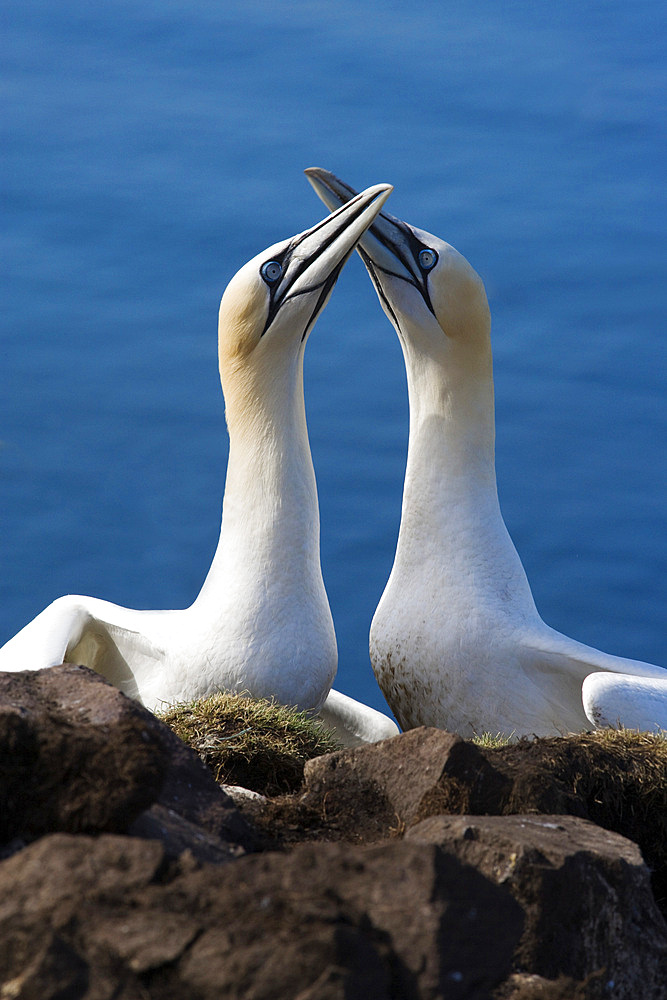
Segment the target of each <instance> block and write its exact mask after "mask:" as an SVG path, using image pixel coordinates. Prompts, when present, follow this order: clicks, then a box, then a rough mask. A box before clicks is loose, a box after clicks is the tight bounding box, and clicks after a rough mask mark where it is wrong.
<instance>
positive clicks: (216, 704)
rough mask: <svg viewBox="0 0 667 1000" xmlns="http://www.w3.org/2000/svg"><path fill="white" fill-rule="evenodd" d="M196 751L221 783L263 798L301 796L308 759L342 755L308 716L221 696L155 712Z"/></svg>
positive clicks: (266, 703)
mask: <svg viewBox="0 0 667 1000" xmlns="http://www.w3.org/2000/svg"><path fill="white" fill-rule="evenodd" d="M156 714H157V715H158V718H160V719H161V720H162V722H164V723H166V724H167V725H168V726H169V727H170V729H172V730H173V731H174V732H175V733H176V735H177V736H178V737H179V739H181V740H182V741H183V742H184V743H186V744H187V745H188V746H190V747H192V749H193V750H195V751H196V752H197V753H198V754H199V756H200V757H201V759H202V760H203V761H204V763H205V764H206V765H207V766H208V767H209V768H210V770H211V771H212V772H213V775H214V777H215V780H216V781H217V782H219V783H220V784H228V785H242V786H243V787H244V788H251V789H252V790H253V791H256V792H261V793H262V794H263V795H282V794H287V793H289V792H294V791H296V790H297V789H298V788H299V787H300V785H301V782H302V780H303V768H304V764H305V762H306V761H307V760H310V759H311V758H313V757H321V756H322V755H323V754H326V753H332V752H333V751H334V750H340V749H341V745H340V743H338V741H337V740H336V738H335V736H334V734H333V733H331V732H330V731H329V730H327V729H326V728H325V727H324V725H323V724H322V723H321V722H320V721H318V720H316V719H313V718H312V717H311V716H309V715H308V714H307V713H305V712H298V711H296V709H293V708H286V707H285V706H284V705H279V704H277V703H276V702H273V701H266V700H263V699H255V698H250V697H245V696H243V695H232V694H227V693H225V692H218V693H217V694H214V695H211V696H210V697H208V698H201V699H199V700H198V701H193V702H190V703H188V704H179V705H171V706H169V707H167V708H165V709H164V710H163V711H161V712H159V713H156Z"/></svg>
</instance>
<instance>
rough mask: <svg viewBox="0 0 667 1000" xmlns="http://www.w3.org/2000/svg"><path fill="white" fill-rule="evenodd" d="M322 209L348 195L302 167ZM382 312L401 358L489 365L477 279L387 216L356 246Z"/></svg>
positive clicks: (431, 241)
mask: <svg viewBox="0 0 667 1000" xmlns="http://www.w3.org/2000/svg"><path fill="white" fill-rule="evenodd" d="M306 176H307V177H308V180H309V181H310V183H311V184H312V186H313V188H314V189H315V191H316V193H317V194H318V195H319V197H320V198H321V199H322V201H324V203H325V204H326V205H327V206H328V207H329V208H333V207H335V206H336V205H341V204H345V203H346V202H347V200H348V199H349V198H353V197H355V191H354V189H353V188H351V187H349V185H347V184H345V183H344V182H343V181H340V180H339V179H338V178H337V177H335V176H334V174H332V173H330V172H329V171H327V170H322V169H321V168H319V167H311V168H309V169H308V170H306ZM357 250H358V252H359V255H360V256H361V258H362V260H363V262H364V264H365V265H366V268H367V270H368V273H369V274H370V276H371V279H372V281H373V284H374V285H375V289H376V291H377V294H378V297H379V299H380V302H381V304H382V308H383V309H384V311H385V313H386V314H387V316H388V318H389V319H390V321H391V323H392V324H393V326H394V328H395V329H396V332H397V333H398V336H399V338H400V340H401V344H402V346H403V350H404V352H405V353H406V356H412V355H413V354H414V353H415V352H416V353H417V354H419V355H426V356H428V357H430V358H432V359H433V360H435V361H436V362H438V363H439V364H440V365H442V366H443V367H445V368H449V369H451V368H452V367H464V368H470V367H471V366H475V365H476V364H477V363H483V364H484V365H485V366H486V365H488V363H489V361H490V352H491V345H490V336H489V334H490V326H491V321H490V315H489V306H488V302H487V298H486V293H485V291H484V285H483V284H482V280H481V278H480V277H479V275H478V274H477V273H476V271H475V270H474V269H473V268H472V267H471V266H470V264H469V263H468V261H467V260H466V259H465V257H463V255H462V254H460V253H459V252H458V251H457V250H455V249H454V247H452V246H450V245H449V243H445V241H444V240H441V239H439V238H438V237H437V236H433V235H432V234H431V233H427V232H425V231H424V230H422V229H417V228H416V227H415V226H411V225H409V224H408V223H407V222H402V221H401V220H400V219H396V218H394V217H393V216H392V215H389V214H388V213H385V212H381V213H379V214H378V216H377V218H376V219H375V221H374V223H373V224H372V226H371V227H370V228H369V229H368V230H367V231H366V233H365V234H364V236H363V237H362V238H361V240H360V241H359V243H358V245H357Z"/></svg>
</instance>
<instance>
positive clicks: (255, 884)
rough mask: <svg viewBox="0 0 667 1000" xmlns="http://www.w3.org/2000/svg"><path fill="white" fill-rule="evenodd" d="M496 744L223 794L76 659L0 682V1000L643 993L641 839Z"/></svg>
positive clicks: (438, 738)
mask: <svg viewBox="0 0 667 1000" xmlns="http://www.w3.org/2000/svg"><path fill="white" fill-rule="evenodd" d="M507 749H508V753H507V754H505V756H504V757H503V756H498V754H497V753H496V754H495V755H494V753H493V752H491V751H485V750H483V749H481V748H479V747H476V746H474V745H473V744H471V743H468V742H465V741H463V740H461V739H459V738H458V737H457V736H454V735H452V734H450V733H445V732H441V731H439V730H434V729H418V730H413V731H411V732H408V733H404V734H402V735H400V736H397V737H395V738H393V739H391V740H387V741H385V742H384V743H381V744H375V745H374V746H365V747H358V748H354V749H349V750H342V751H338V752H336V753H333V754H328V755H326V756H324V757H319V758H317V759H315V760H312V761H310V762H309V763H308V764H307V765H306V768H305V775H304V782H303V786H302V787H301V788H300V789H299V790H298V791H297V792H295V793H294V794H292V795H286V796H285V795H283V796H280V797H275V798H267V797H264V796H259V797H258V796H245V795H243V793H239V792H238V791H237V792H235V796H234V799H235V800H236V802H235V800H234V799H232V798H231V797H230V796H229V795H227V794H226V793H225V792H224V791H223V790H222V789H221V788H220V786H218V784H216V782H215V780H214V778H213V776H212V774H211V773H210V772H209V771H208V770H207V768H206V767H205V766H204V765H203V764H202V763H201V761H200V760H199V758H198V756H197V755H196V754H195V753H194V752H193V751H192V750H190V749H189V748H187V747H186V746H185V745H184V744H183V743H181V742H180V740H179V739H178V738H177V737H176V736H175V735H174V734H173V732H172V731H171V730H170V729H169V728H167V727H166V726H165V725H164V724H163V723H161V722H159V721H158V720H157V719H156V718H155V717H154V716H153V715H151V713H149V712H147V711H145V710H144V709H142V708H141V707H140V706H138V705H137V704H136V703H134V702H132V701H130V700H128V699H127V698H125V697H124V696H123V695H122V694H120V693H119V692H118V691H116V690H115V689H114V688H112V687H110V686H109V685H108V684H106V683H105V682H104V681H102V680H101V679H100V678H99V677H98V676H97V675H95V674H93V673H92V672H90V671H88V670H85V669H84V668H79V667H72V666H66V665H64V666H62V667H56V668H53V669H51V670H46V671H38V672H25V673H18V674H0V845H1V846H0V852H1V856H2V860H1V861H0V1000H15V998H18V1000H146V998H156V1000H158V998H159V1000H185V998H187V1000H209V998H210V1000H224V998H230V1000H231V998H234V1000H237V998H243V1000H245V998H248V1000H251V998H252V1000H292V998H294V1000H343V998H345V1000H353V998H357V997H359V998H363V1000H389V998H391V1000H437V998H443V1000H463V998H465V1000H483V998H496V1000H524V998H533V997H534V998H544V1000H556V998H561V1000H588V998H591V1000H602V998H609V1000H625V998H627V1000H636V998H638V997H642V998H643V1000H664V998H665V997H666V996H667V925H666V924H665V920H664V918H663V915H662V914H661V912H660V910H659V908H658V906H657V905H656V901H655V898H654V895H653V891H652V887H651V879H650V873H649V870H648V868H647V866H646V864H645V863H644V860H643V858H642V854H641V852H640V849H639V847H638V846H637V844H636V843H634V842H633V841H631V840H629V839H627V838H626V837H623V836H621V835H620V834H618V833H615V832H612V831H610V830H608V829H604V828H603V827H601V826H598V825H596V824H595V823H594V822H592V821H591V819H589V818H585V816H586V813H585V810H584V809H583V808H582V807H581V806H580V805H577V798H576V795H575V796H573V795H572V794H571V793H570V792H568V791H567V790H564V786H563V784H562V782H561V781H560V780H559V779H558V777H555V778H554V777H553V775H552V776H550V775H549V773H548V772H547V770H546V769H545V766H544V760H543V759H542V760H541V762H540V764H539V766H536V768H535V769H533V770H532V771H531V770H530V768H527V767H525V766H522V767H518V766H517V759H518V758H517V754H519V755H521V754H523V755H524V756H523V759H524V764H525V761H526V760H527V759H528V758H527V754H528V751H526V750H525V748H524V749H523V750H521V749H517V748H513V749H511V750H510V748H507ZM664 781H665V783H666V784H667V774H666V775H665V776H664ZM494 812H495V813H498V815H493V813H494Z"/></svg>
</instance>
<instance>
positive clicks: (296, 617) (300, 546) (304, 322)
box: [0, 184, 397, 740]
mask: <svg viewBox="0 0 667 1000" xmlns="http://www.w3.org/2000/svg"><path fill="white" fill-rule="evenodd" d="M391 190H392V189H391V186H390V185H387V184H379V185H376V186H374V187H371V188H368V190H366V191H364V192H363V193H362V194H360V195H359V196H358V197H356V198H354V199H353V200H352V201H350V202H349V203H348V204H347V205H345V207H343V208H337V209H336V211H335V212H333V214H332V215H330V216H329V217H328V218H327V219H324V220H323V221H322V222H319V223H318V224H317V225H316V226H313V228H312V229H309V230H308V231H307V232H304V233H301V234H300V235H297V236H295V237H293V238H292V239H288V240H285V241H284V242H282V243H278V244H276V245H275V246H271V247H269V249H268V250H266V251H264V252H263V253H260V254H258V255H257V256H256V257H255V258H253V260H251V261H250V262H249V263H247V264H246V265H245V266H244V267H242V268H241V270H240V271H239V272H238V273H237V274H236V275H235V276H234V277H233V278H232V280H231V281H230V282H229V285H228V286H227V288H226V290H225V292H224V295H223V296H222V301H221V304H220V314H219V326H218V344H219V362H220V378H221V382H222V388H223V392H224V396H225V402H226V418H227V425H228V429H229V438H230V449H229V462H228V467H227V479H226V484H225V495H224V501H223V515H222V526H221V530H220V540H219V543H218V547H217V550H216V553H215V556H214V559H213V563H212V565H211V568H210V570H209V572H208V575H207V577H206V580H205V582H204V585H203V587H202V589H201V591H200V593H199V595H198V597H197V598H196V600H195V602H194V604H193V605H192V606H191V607H189V608H187V609H185V610H179V611H137V610H132V609H130V608H123V607H119V606H117V605H115V604H112V603H110V602H108V601H104V600H99V599H96V598H93V597H81V596H66V597H61V598H59V599H58V600H56V601H54V602H53V603H52V604H50V605H49V606H48V607H47V608H46V609H45V610H44V611H42V612H41V614H39V615H37V617H36V618H35V619H34V620H33V621H31V622H30V623H29V624H28V625H26V626H25V627H24V628H23V629H22V630H21V631H20V632H19V633H18V634H17V635H16V636H14V638H12V639H10V640H9V641H8V642H7V643H6V644H5V645H4V646H3V647H2V649H0V670H7V671H16V670H37V669H40V668H44V667H50V666H54V665H56V664H59V663H62V662H63V661H67V662H70V663H77V664H83V665H85V666H88V667H91V668H92V669H93V670H96V671H97V672H98V673H100V674H101V675H103V676H104V677H105V678H107V679H108V680H109V681H111V682H112V683H113V684H115V685H116V686H117V687H118V688H120V689H121V690H122V691H124V692H125V693H126V694H128V695H129V696H130V697H132V698H136V699H137V700H139V701H140V702H142V703H143V704H144V705H145V706H146V707H147V708H149V709H152V710H154V709H156V708H159V707H160V705H161V704H165V703H167V704H170V703H175V702H184V701H190V700H192V699H194V698H199V697H203V696H205V695H208V694H211V693H212V692H214V691H216V690H220V689H223V690H226V691H231V692H237V693H240V692H246V693H249V694H250V695H252V696H254V697H258V698H260V697H263V698H275V699H276V700H277V701H279V702H281V703H283V704H285V705H293V706H296V707H298V708H300V709H304V710H313V711H317V710H319V709H320V708H321V707H322V704H323V702H324V700H325V698H326V697H327V694H328V693H329V689H330V687H331V683H332V681H333V678H334V675H335V673H336V666H337V649H336V637H335V633H334V626H333V622H332V619H331V612H330V609H329V603H328V600H327V595H326V592H325V589H324V583H323V581H322V571H321V567H320V556H319V510H318V502H317V488H316V484H315V474H314V471H313V465H312V460H311V455H310V448H309V444H308V432H307V428H306V414H305V405H304V395H303V356H304V350H305V346H306V340H307V337H308V334H309V333H310V330H311V329H312V327H313V324H314V323H315V320H316V318H317V316H318V314H319V312H320V311H321V310H322V309H323V307H324V305H325V304H326V302H327V301H328V298H329V295H330V294H331V290H332V288H333V286H334V284H335V282H336V279H337V277H338V275H339V273H340V271H341V269H342V267H343V265H344V264H345V262H346V260H347V259H348V257H349V256H350V254H351V253H352V250H353V249H354V245H355V243H356V241H357V240H358V239H359V237H360V236H361V234H362V233H363V232H364V230H365V229H366V227H367V226H368V225H369V224H370V223H371V222H372V220H373V219H374V218H375V216H376V215H377V213H378V211H379V210H380V208H381V206H382V205H383V204H384V202H385V200H386V199H387V197H388V196H389V194H390V192H391ZM350 703H351V704H352V705H354V706H356V711H355V725H354V726H353V727H352V729H351V730H350V732H349V733H348V736H349V737H350V739H352V740H354V739H356V738H359V737H360V738H368V739H375V738H378V737H379V736H383V735H391V734H393V733H394V732H396V731H397V730H396V727H395V724H394V723H393V722H392V721H391V720H390V719H388V718H387V717H386V716H384V715H382V714H381V713H379V712H375V711H374V710H373V709H370V708H367V707H366V706H363V705H359V704H358V703H356V702H354V701H352V699H348V698H347V697H346V696H344V695H341V694H338V693H336V692H334V693H332V696H331V703H330V704H329V705H328V711H327V721H328V722H329V723H330V724H333V725H336V723H337V721H338V719H339V718H340V720H341V725H342V729H343V731H345V730H346V726H345V718H346V716H347V715H348V714H349V704H350Z"/></svg>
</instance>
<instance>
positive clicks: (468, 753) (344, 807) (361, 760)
mask: <svg viewBox="0 0 667 1000" xmlns="http://www.w3.org/2000/svg"><path fill="white" fill-rule="evenodd" d="M507 784H508V782H507V781H506V779H505V778H504V777H503V776H502V775H501V774H500V773H499V772H498V771H497V770H496V769H495V768H494V767H493V766H492V765H491V764H489V763H488V762H487V760H486V758H485V756H484V754H483V753H482V752H481V751H480V749H479V748H478V747H476V746H474V745H473V744H472V743H466V742H465V741H464V740H462V739H461V738H460V737H459V736H456V735H454V734H453V733H446V732H444V731H443V730H440V729H427V728H424V727H421V728H419V729H411V730H410V731H409V732H407V733H401V734H400V735H399V736H394V737H392V738H391V739H388V740H383V741H382V742H381V743H373V744H367V745H365V746H360V747H353V748H350V749H346V750H340V751H339V752H337V753H333V754H327V756H326V757H318V758H316V759H315V760H311V761H308V762H307V763H306V766H305V782H304V794H303V795H302V796H301V801H302V803H303V804H304V805H305V806H308V807H309V808H310V809H319V810H320V812H322V814H323V815H324V816H325V817H326V818H327V820H328V821H329V822H331V821H332V820H333V819H334V818H335V817H337V816H343V817H346V818H347V821H348V823H349V825H350V827H353V826H354V825H355V824H356V826H357V828H358V829H359V831H360V835H363V836H364V837H366V838H367V837H368V836H369V835H371V834H372V833H373V831H375V832H376V834H377V837H378V838H380V837H383V836H384V837H386V836H388V835H389V834H390V832H391V831H393V832H394V833H397V832H401V831H402V830H403V829H405V828H407V827H410V826H412V825H413V824H414V823H416V822H419V820H420V819H423V818H424V817H426V816H429V815H433V814H438V813H443V812H467V811H474V809H475V807H476V806H477V804H478V802H479V801H480V800H481V799H482V798H483V797H488V798H497V797H498V796H500V795H501V794H502V791H503V789H504V788H505V787H506V786H507ZM473 797H474V798H473Z"/></svg>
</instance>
